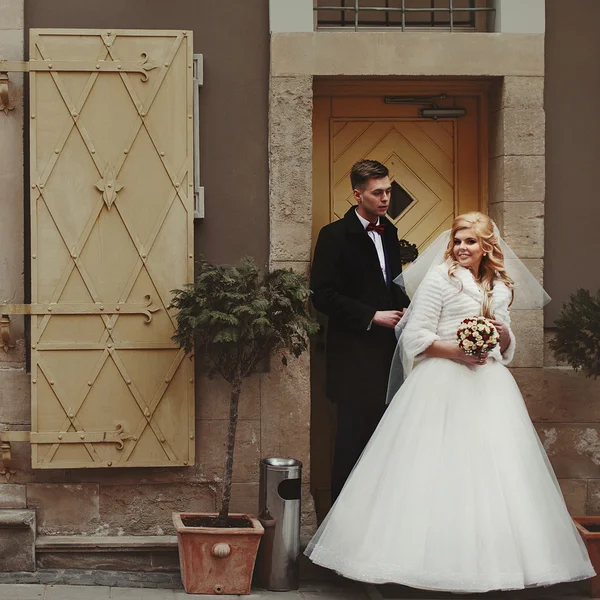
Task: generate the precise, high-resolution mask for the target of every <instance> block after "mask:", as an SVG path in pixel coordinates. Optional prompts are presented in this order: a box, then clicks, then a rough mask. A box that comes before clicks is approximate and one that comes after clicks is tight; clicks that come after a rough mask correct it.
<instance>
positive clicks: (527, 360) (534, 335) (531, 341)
mask: <svg viewBox="0 0 600 600" xmlns="http://www.w3.org/2000/svg"><path fill="white" fill-rule="evenodd" d="M510 316H511V328H512V330H513V333H514V335H515V337H516V349H515V357H514V359H513V361H512V363H511V365H510V366H511V367H514V368H517V367H542V366H543V365H544V311H543V310H513V311H511V315H510Z"/></svg>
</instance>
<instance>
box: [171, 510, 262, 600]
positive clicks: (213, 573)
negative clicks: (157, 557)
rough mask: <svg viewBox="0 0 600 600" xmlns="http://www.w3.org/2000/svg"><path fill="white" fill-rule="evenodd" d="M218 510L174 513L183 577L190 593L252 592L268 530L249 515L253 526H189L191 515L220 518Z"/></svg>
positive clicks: (238, 516) (194, 516)
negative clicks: (260, 548) (264, 536)
mask: <svg viewBox="0 0 600 600" xmlns="http://www.w3.org/2000/svg"><path fill="white" fill-rule="evenodd" d="M216 516H217V514H216V513H177V512H174V513H173V524H174V525H175V529H176V530H177V541H178V544H179V564H180V566H181V580H182V581H183V587H184V588H185V591H186V592H187V593H188V594H249V593H250V586H251V583H252V572H253V571H254V563H255V561H256V553H257V552H258V545H259V543H260V539H261V536H262V535H263V533H264V529H263V527H262V525H261V524H260V522H259V521H258V519H255V518H254V517H252V516H250V515H245V514H239V513H236V514H231V515H230V517H234V518H242V519H244V518H245V519H247V520H248V521H250V522H251V523H252V527H230V528H225V527H189V526H187V525H185V521H186V519H188V518H192V519H193V518H205V517H216Z"/></svg>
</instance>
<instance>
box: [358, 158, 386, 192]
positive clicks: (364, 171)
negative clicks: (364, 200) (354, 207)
mask: <svg viewBox="0 0 600 600" xmlns="http://www.w3.org/2000/svg"><path fill="white" fill-rule="evenodd" d="M389 174H390V172H389V170H388V168H387V167H386V166H385V165H382V164H381V163H380V162H379V161H376V160H360V161H358V162H357V163H355V164H354V165H353V166H352V170H351V171H350V183H351V184H352V189H353V190H362V189H364V185H365V183H367V181H369V179H381V178H382V177H388V175H389Z"/></svg>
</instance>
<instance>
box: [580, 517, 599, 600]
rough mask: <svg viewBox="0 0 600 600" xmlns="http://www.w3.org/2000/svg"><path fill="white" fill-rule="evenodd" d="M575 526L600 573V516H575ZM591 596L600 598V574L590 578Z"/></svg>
mask: <svg viewBox="0 0 600 600" xmlns="http://www.w3.org/2000/svg"><path fill="white" fill-rule="evenodd" d="M573 521H575V526H576V527H577V530H578V531H579V533H580V534H581V537H582V538H583V541H584V542H585V546H586V548H587V551H588V554H589V555H590V560H591V561H592V566H593V567H594V569H595V571H596V573H600V517H573ZM589 585H590V596H591V597H592V598H600V575H596V576H595V577H592V578H591V579H590V580H589Z"/></svg>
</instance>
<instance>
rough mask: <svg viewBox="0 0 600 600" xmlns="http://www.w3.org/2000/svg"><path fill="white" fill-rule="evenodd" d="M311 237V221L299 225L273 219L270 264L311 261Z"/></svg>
mask: <svg viewBox="0 0 600 600" xmlns="http://www.w3.org/2000/svg"><path fill="white" fill-rule="evenodd" d="M311 236H312V231H311V224H310V222H309V221H306V222H305V223H298V222H286V221H285V220H282V219H271V242H270V244H271V246H270V248H271V250H270V264H272V263H273V262H282V261H285V262H290V261H292V262H308V261H310V252H311V243H312V237H311Z"/></svg>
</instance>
